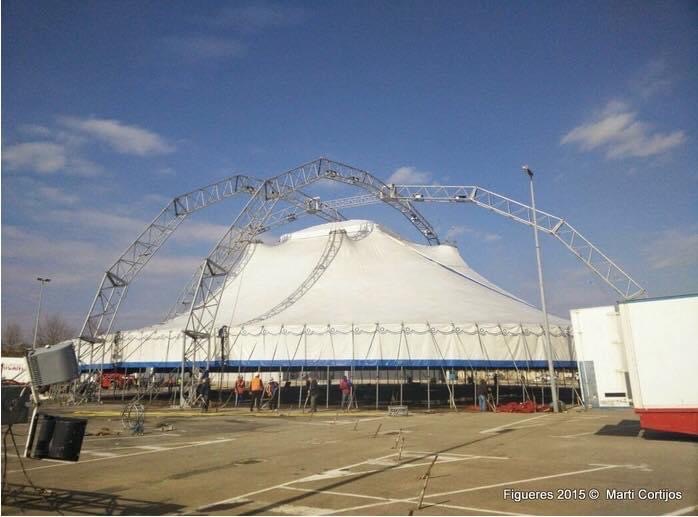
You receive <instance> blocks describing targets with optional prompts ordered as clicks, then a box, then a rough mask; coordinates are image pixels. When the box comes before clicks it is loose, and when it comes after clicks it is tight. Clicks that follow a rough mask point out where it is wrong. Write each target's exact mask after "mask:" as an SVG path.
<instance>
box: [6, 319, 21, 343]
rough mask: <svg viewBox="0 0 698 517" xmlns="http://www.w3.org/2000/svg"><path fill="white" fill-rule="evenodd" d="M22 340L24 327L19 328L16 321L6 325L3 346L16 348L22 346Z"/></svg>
mask: <svg viewBox="0 0 698 517" xmlns="http://www.w3.org/2000/svg"><path fill="white" fill-rule="evenodd" d="M22 340H23V337H22V327H20V326H19V323H17V322H14V321H9V322H7V323H5V326H4V327H3V329H2V345H3V346H9V347H14V346H16V345H20V344H22Z"/></svg>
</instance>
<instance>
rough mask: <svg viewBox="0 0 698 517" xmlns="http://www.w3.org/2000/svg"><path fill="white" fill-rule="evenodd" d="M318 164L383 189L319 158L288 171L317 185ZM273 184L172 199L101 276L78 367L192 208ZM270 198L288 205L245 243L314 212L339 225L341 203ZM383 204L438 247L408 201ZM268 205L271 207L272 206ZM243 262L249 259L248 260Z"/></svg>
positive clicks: (188, 297) (189, 293)
mask: <svg viewBox="0 0 698 517" xmlns="http://www.w3.org/2000/svg"><path fill="white" fill-rule="evenodd" d="M322 162H325V163H326V164H330V163H331V164H333V165H332V167H333V168H334V169H337V171H340V170H341V171H342V174H339V173H338V172H337V171H332V170H330V169H329V167H327V168H326V170H329V175H330V176H332V179H335V180H336V181H341V182H344V183H347V184H350V185H351V184H357V183H358V184H360V186H362V187H363V188H365V189H366V190H368V191H369V192H371V194H370V195H371V196H372V197H375V196H376V195H379V194H380V193H381V192H382V191H383V190H384V187H385V185H384V184H383V183H382V182H380V180H378V179H376V178H374V177H373V176H371V175H370V174H368V173H366V172H365V171H360V170H358V169H354V168H352V167H349V166H346V165H343V164H339V163H337V162H330V161H328V160H324V159H320V160H316V161H314V162H311V163H310V164H306V166H302V167H300V168H298V169H294V170H295V171H299V170H301V169H303V170H306V169H307V168H308V167H312V166H313V165H314V166H315V171H316V172H315V178H314V179H313V181H317V180H318V179H321V177H320V176H319V174H318V173H317V171H319V170H320V164H321V163H322ZM287 174H288V173H287ZM334 176H336V178H335V177H334ZM277 179H278V177H277ZM313 181H310V182H307V183H306V184H309V183H312V182H313ZM279 186H281V184H279V183H278V182H277V184H276V185H272V184H271V183H269V182H268V181H262V180H259V179H257V178H253V177H250V176H246V175H235V176H231V177H229V178H225V179H223V180H221V181H218V182H216V183H212V184H210V185H207V186H205V187H202V188H200V189H197V190H194V191H192V192H189V193H187V194H183V195H181V196H178V197H176V198H174V199H173V200H172V201H171V202H170V203H169V204H168V205H167V206H166V207H165V208H164V209H163V210H162V212H160V214H159V215H158V216H157V217H156V218H155V219H154V220H153V222H152V223H151V224H150V225H149V226H148V227H147V228H146V229H145V230H144V231H143V232H142V233H141V235H139V236H138V238H137V239H136V240H135V241H134V242H133V243H132V244H131V245H130V246H129V247H128V249H127V250H126V251H125V252H124V253H123V254H122V255H121V256H120V257H119V258H118V259H117V261H116V262H115V263H114V264H113V265H112V266H111V267H110V268H109V269H108V270H107V271H106V273H105V274H104V276H103V278H102V282H101V284H100V286H99V288H98V289H97V294H96V295H95V298H94V300H93V302H92V305H91V307H90V311H89V312H88V315H87V317H86V319H85V323H84V324H83V327H82V330H81V332H80V342H79V345H78V358H79V360H80V362H81V363H83V364H84V363H89V364H94V358H95V354H97V353H99V351H100V349H101V350H102V351H103V347H104V336H106V335H108V334H109V332H110V331H111V329H112V326H113V323H114V320H115V317H116V315H117V313H118V310H119V306H120V304H121V302H122V300H123V299H124V297H125V295H126V293H127V290H128V286H129V285H130V283H131V282H132V281H133V279H134V278H135V277H136V276H137V275H138V274H139V273H140V271H141V270H142V269H143V268H144V267H145V266H146V264H147V263H148V262H149V261H150V259H151V258H152V257H153V256H154V255H155V253H157V251H158V250H159V249H160V248H161V247H162V245H163V244H164V243H165V241H166V240H167V239H168V237H169V236H170V235H171V234H172V233H173V232H174V231H175V230H176V229H177V227H178V226H179V225H180V224H181V223H182V221H183V220H184V219H186V218H187V217H188V216H189V215H191V214H192V213H194V212H196V211H198V210H202V209H204V208H207V207H209V206H211V205H213V204H215V203H218V202H220V201H223V200H224V199H226V198H230V197H233V196H235V195H237V194H246V195H250V196H253V197H254V196H256V195H257V194H258V193H260V192H264V196H265V197H266V196H267V195H268V192H269V189H274V188H277V189H278V188H279ZM274 199H275V201H278V200H279V199H283V201H284V202H287V203H289V204H290V205H291V206H288V207H284V208H282V209H279V210H277V211H274V212H272V213H271V214H268V217H267V218H266V223H265V224H263V225H258V226H257V227H256V228H254V229H253V231H251V232H250V231H248V234H247V235H246V239H247V242H248V243H249V242H252V240H253V238H254V236H255V235H259V234H261V233H264V232H266V231H268V230H270V229H273V228H275V227H278V226H281V225H283V224H287V223H290V222H293V221H295V220H297V219H298V218H299V217H302V216H304V215H307V214H314V215H316V216H318V217H320V218H321V219H324V220H326V221H340V220H343V219H344V217H343V216H342V215H341V213H340V212H339V211H338V209H339V208H341V200H340V202H339V203H338V206H336V207H335V206H332V205H330V204H328V203H326V202H323V201H320V200H319V199H318V198H311V197H308V196H306V195H305V194H303V192H302V191H301V190H300V189H299V188H293V189H284V194H283V195H279V196H274ZM386 203H388V204H389V205H391V206H393V207H394V208H396V209H398V210H399V211H400V212H402V213H403V214H404V215H405V216H406V217H407V218H408V219H409V220H410V222H411V223H412V224H413V225H414V226H415V227H416V228H417V229H418V230H419V231H420V233H421V234H422V235H423V236H424V237H425V238H426V239H427V241H428V242H429V243H430V244H438V242H439V241H438V237H437V236H436V233H435V232H434V230H433V228H432V227H431V225H430V224H429V223H428V222H427V221H426V219H425V218H424V217H423V216H422V215H421V214H420V213H419V212H418V211H417V210H415V209H414V208H413V207H412V205H411V203H410V202H409V201H404V200H386ZM274 204H276V203H275V202H274ZM231 230H232V231H229V232H228V233H227V234H226V236H225V237H224V239H226V238H227V239H228V240H230V239H231V237H232V236H233V234H234V233H235V229H234V227H231ZM248 230H249V229H248ZM218 252H219V254H220V252H221V250H218ZM247 260H249V256H248V257H247ZM244 263H245V261H243V262H241V263H240V264H239V265H238V267H237V268H235V269H233V272H234V273H235V272H236V271H237V272H239V270H241V269H242V268H243V267H244ZM214 264H215V262H208V261H207V262H206V263H205V264H203V265H202V266H201V267H200V268H199V271H198V272H197V274H196V275H195V277H194V279H192V282H190V283H189V284H188V285H187V287H185V289H184V290H183V291H182V294H181V295H180V297H179V298H178V300H177V303H176V304H175V306H174V307H173V309H172V310H171V311H170V313H169V314H168V316H174V315H177V314H180V313H182V312H186V311H189V310H190V309H191V306H192V301H193V300H194V296H195V294H196V290H197V289H198V287H199V284H200V280H201V278H202V277H204V276H206V274H205V271H206V270H208V271H209V273H210V272H212V271H213V270H215V265H214ZM211 268H213V269H211ZM83 341H85V342H87V343H88V344H89V346H83Z"/></svg>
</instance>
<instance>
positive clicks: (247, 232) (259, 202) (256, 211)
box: [184, 158, 439, 347]
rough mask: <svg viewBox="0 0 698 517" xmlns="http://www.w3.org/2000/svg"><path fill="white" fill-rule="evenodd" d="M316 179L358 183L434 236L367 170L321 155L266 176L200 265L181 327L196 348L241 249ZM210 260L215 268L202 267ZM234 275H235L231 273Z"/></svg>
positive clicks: (433, 240) (432, 238)
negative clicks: (279, 207) (275, 212)
mask: <svg viewBox="0 0 698 517" xmlns="http://www.w3.org/2000/svg"><path fill="white" fill-rule="evenodd" d="M321 180H330V181H337V182H341V183H345V184H347V185H352V186H355V187H357V188H361V189H363V190H365V191H367V192H368V193H369V194H372V195H373V197H374V198H375V199H378V200H380V201H382V202H385V203H387V204H388V205H390V206H392V207H393V208H395V209H396V210H398V211H399V212H401V213H402V214H403V215H405V216H406V217H407V218H408V219H409V220H410V222H411V223H412V224H413V225H414V226H415V227H417V228H418V229H419V231H420V233H421V234H422V235H423V236H424V238H425V239H426V240H427V242H429V243H430V244H438V243H439V239H438V236H437V235H436V232H435V231H434V229H433V228H432V227H431V225H430V224H429V222H428V221H427V220H426V219H425V218H424V216H422V215H421V213H419V211H418V210H417V209H415V208H414V206H412V201H411V200H409V199H400V198H399V197H397V196H395V195H394V194H393V193H392V192H391V189H390V187H389V186H388V185H386V184H385V183H383V182H382V181H381V180H379V179H378V178H376V177H375V176H373V175H372V174H370V173H368V172H366V171H363V170H361V169H356V168H354V167H351V166H349V165H346V164H343V163H340V162H335V161H332V160H328V159H327V158H320V159H317V160H313V161H311V162H308V163H306V164H304V165H301V166H299V167H296V168H294V169H291V170H289V171H287V172H285V173H282V174H279V175H278V176H275V177H272V178H269V179H267V180H266V181H265V182H264V185H263V187H262V188H260V189H259V190H258V191H257V192H256V193H255V194H254V195H253V196H252V198H251V199H250V200H249V202H248V203H247V204H246V205H245V207H244V208H243V209H242V211H241V212H240V214H239V215H238V217H237V218H236V219H235V221H234V222H233V224H232V225H231V226H230V228H229V229H228V231H227V232H226V234H225V235H224V236H223V237H222V238H221V240H220V241H219V242H218V243H217V244H216V246H215V247H214V248H213V250H212V251H211V253H210V254H209V255H208V257H207V258H206V259H205V261H204V267H201V268H200V276H199V279H198V282H197V288H196V292H195V293H194V296H193V298H192V300H193V301H192V303H191V306H190V309H189V317H188V320H187V325H186V328H185V330H184V333H185V335H187V336H189V337H190V338H191V339H192V340H193V341H194V343H193V344H192V346H194V347H196V346H197V345H196V341H199V340H202V339H207V338H209V337H210V336H212V335H213V330H214V326H215V321H216V317H217V314H218V306H219V303H220V298H221V296H222V292H223V287H224V286H225V284H226V282H227V281H228V278H229V276H230V275H231V274H232V275H234V274H235V271H236V270H237V269H238V268H237V267H236V266H237V264H238V263H239V262H240V260H242V257H243V256H244V252H245V248H246V247H247V246H248V245H249V244H250V243H251V242H253V240H254V238H255V236H256V235H258V234H259V233H261V232H262V231H263V230H264V229H265V228H266V222H267V220H268V219H269V218H270V216H271V214H272V213H273V210H274V207H275V206H276V204H277V202H278V201H279V200H280V199H288V198H289V197H292V196H294V195H295V193H296V192H298V191H300V190H301V189H303V188H305V187H307V186H309V185H311V184H313V183H315V182H318V181H321ZM206 264H215V268H212V267H206ZM233 277H234V276H233Z"/></svg>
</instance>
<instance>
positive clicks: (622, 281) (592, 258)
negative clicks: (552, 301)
mask: <svg viewBox="0 0 698 517" xmlns="http://www.w3.org/2000/svg"><path fill="white" fill-rule="evenodd" d="M389 192H390V195H391V196H394V197H395V198H397V199H404V200H411V201H413V202H432V203H471V204H473V205H475V206H478V207H480V208H485V209H486V210H489V211H491V212H493V213H496V214H499V215H501V216H504V217H506V218H508V219H511V220H513V221H516V222H518V223H521V224H525V225H527V226H531V227H533V224H534V217H533V208H532V207H530V206H528V205H526V204H524V203H521V202H519V201H515V200H513V199H510V198H508V197H505V196H502V195H501V194H497V193H496V192H492V191H491V190H487V189H485V188H482V187H479V186H474V185H390V186H389ZM334 203H335V206H341V207H342V208H350V207H355V206H362V205H367V204H371V203H376V201H375V200H371V199H369V198H368V197H366V196H355V197H349V198H343V199H341V200H336V201H335V202H334ZM535 224H536V226H537V228H538V230H539V231H541V232H543V233H545V234H547V235H551V236H553V237H555V238H556V239H557V240H558V241H560V242H561V243H562V244H563V246H565V247H566V248H567V249H568V250H569V251H570V252H571V253H572V254H573V255H574V256H575V257H577V258H578V259H579V260H580V261H581V262H582V263H583V264H584V265H585V266H586V267H587V268H589V269H590V270H591V271H592V272H593V273H594V274H595V275H597V276H598V277H599V278H601V280H602V281H603V282H604V283H605V284H607V285H608V286H609V287H610V288H611V289H613V290H614V291H615V292H616V293H617V294H619V295H620V296H621V297H622V298H623V299H624V300H630V299H634V298H639V297H642V296H644V295H645V293H646V290H645V289H644V288H643V287H642V286H641V285H640V284H638V283H637V282H636V281H635V280H633V278H632V277H631V276H630V275H629V274H628V273H626V272H625V271H624V270H623V269H622V268H621V267H620V266H619V265H618V264H616V263H615V262H614V261H613V260H612V259H610V258H609V257H608V256H607V255H606V254H605V253H604V252H602V251H601V250H600V249H599V248H598V247H596V246H595V245H594V244H592V243H591V241H589V240H588V239H587V238H586V237H584V236H583V235H582V234H581V233H579V232H578V231H577V230H576V229H575V228H574V227H573V226H572V225H570V224H569V223H568V222H567V221H566V220H565V219H563V218H561V217H558V216H556V215H552V214H550V213H548V212H544V211H542V210H539V209H536V217H535Z"/></svg>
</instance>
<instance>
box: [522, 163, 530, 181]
mask: <svg viewBox="0 0 698 517" xmlns="http://www.w3.org/2000/svg"><path fill="white" fill-rule="evenodd" d="M521 169H522V170H523V171H524V172H525V173H526V174H528V175H529V176H530V177H531V178H532V177H533V171H532V170H531V169H530V168H529V167H528V165H522V166H521Z"/></svg>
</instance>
